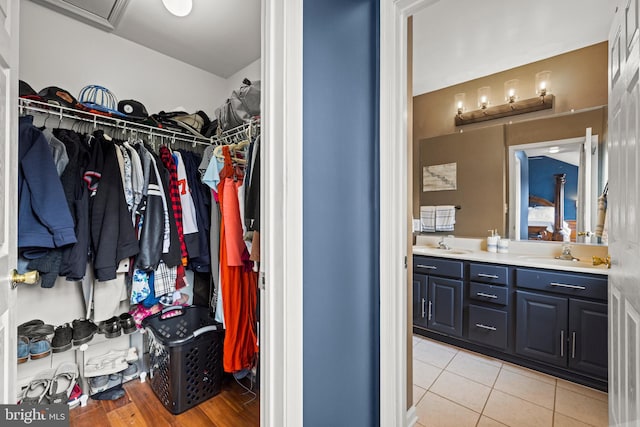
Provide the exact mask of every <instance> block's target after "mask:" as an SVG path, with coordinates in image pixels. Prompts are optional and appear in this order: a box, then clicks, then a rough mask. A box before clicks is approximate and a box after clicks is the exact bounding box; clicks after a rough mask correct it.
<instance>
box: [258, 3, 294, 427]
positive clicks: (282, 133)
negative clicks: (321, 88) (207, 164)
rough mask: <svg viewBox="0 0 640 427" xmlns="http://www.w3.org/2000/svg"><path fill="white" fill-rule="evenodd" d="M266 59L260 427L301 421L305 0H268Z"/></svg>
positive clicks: (264, 35)
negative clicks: (303, 44) (303, 15)
mask: <svg viewBox="0 0 640 427" xmlns="http://www.w3.org/2000/svg"><path fill="white" fill-rule="evenodd" d="M262 58H263V60H262V70H261V73H262V78H263V80H264V82H265V84H264V86H263V92H262V94H263V96H262V106H261V111H262V112H263V115H264V117H265V118H266V120H264V121H263V123H262V130H261V138H262V143H261V146H262V148H261V150H262V154H261V155H262V161H263V165H264V167H263V168H262V169H261V176H260V179H261V181H262V183H263V185H262V186H261V195H260V199H261V200H262V209H261V212H262V221H261V223H262V236H261V240H262V248H261V251H260V252H261V254H262V255H261V261H262V269H263V270H264V271H263V274H264V276H263V277H264V282H262V283H261V284H260V287H261V288H262V290H261V292H260V305H261V310H260V320H261V324H260V346H261V354H260V358H261V360H260V366H261V368H262V369H261V370H260V372H261V377H260V384H261V387H260V389H261V390H260V408H261V409H260V425H262V426H272V427H280V426H282V427H286V426H292V427H293V426H301V425H302V422H303V413H302V391H303V389H302V380H303V375H302V374H303V371H302V358H303V354H302V326H303V325H302V320H303V319H302V283H303V282H302V260H303V258H302V1H301V0H262ZM267 195H268V197H267Z"/></svg>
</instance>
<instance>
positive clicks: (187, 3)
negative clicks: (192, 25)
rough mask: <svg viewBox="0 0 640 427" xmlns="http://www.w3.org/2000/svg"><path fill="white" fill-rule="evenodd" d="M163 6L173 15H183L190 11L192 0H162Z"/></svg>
mask: <svg viewBox="0 0 640 427" xmlns="http://www.w3.org/2000/svg"><path fill="white" fill-rule="evenodd" d="M162 4H164V7H165V8H166V9H167V10H168V11H169V12H171V13H172V14H173V15H175V16H179V17H183V16H187V15H188V14H190V13H191V9H192V8H193V0H162Z"/></svg>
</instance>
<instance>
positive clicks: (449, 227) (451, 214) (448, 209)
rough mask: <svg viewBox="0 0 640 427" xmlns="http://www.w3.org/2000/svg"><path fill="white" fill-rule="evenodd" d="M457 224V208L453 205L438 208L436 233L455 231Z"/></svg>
mask: <svg viewBox="0 0 640 427" xmlns="http://www.w3.org/2000/svg"><path fill="white" fill-rule="evenodd" d="M455 223H456V207H455V206H453V205H441V206H436V231H453V226H454V224H455Z"/></svg>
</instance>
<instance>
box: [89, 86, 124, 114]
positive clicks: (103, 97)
mask: <svg viewBox="0 0 640 427" xmlns="http://www.w3.org/2000/svg"><path fill="white" fill-rule="evenodd" d="M80 102H81V103H82V105H84V106H85V107H86V108H89V109H91V110H96V111H102V112H104V113H109V114H111V115H113V116H119V117H126V115H125V114H122V113H121V112H120V111H118V110H116V104H117V101H116V97H115V95H114V94H113V93H112V92H111V91H110V90H109V89H107V88H105V87H103V86H98V85H89V86H85V87H83V88H82V90H81V91H80Z"/></svg>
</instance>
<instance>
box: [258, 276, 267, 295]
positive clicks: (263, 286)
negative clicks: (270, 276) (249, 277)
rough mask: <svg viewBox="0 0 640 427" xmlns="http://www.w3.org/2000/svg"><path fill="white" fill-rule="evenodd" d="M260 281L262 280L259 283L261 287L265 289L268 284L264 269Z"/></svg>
mask: <svg viewBox="0 0 640 427" xmlns="http://www.w3.org/2000/svg"><path fill="white" fill-rule="evenodd" d="M259 282H260V285H259V287H260V289H261V290H263V291H264V290H265V287H266V285H267V280H266V279H265V277H264V271H261V272H260V281H259Z"/></svg>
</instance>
